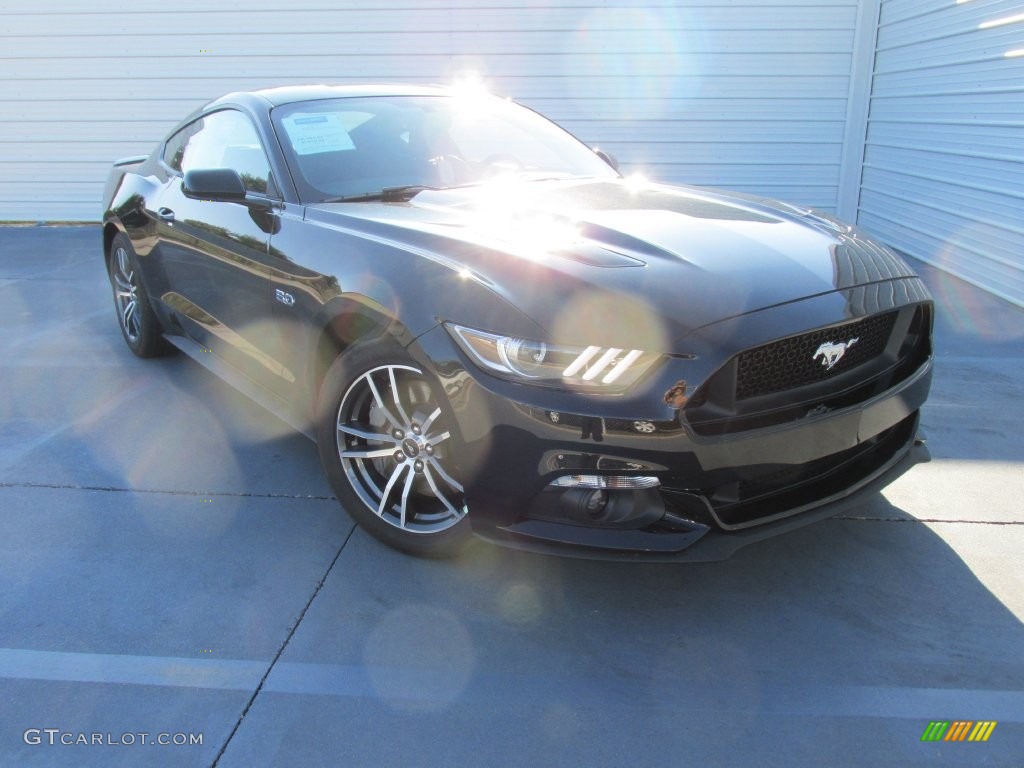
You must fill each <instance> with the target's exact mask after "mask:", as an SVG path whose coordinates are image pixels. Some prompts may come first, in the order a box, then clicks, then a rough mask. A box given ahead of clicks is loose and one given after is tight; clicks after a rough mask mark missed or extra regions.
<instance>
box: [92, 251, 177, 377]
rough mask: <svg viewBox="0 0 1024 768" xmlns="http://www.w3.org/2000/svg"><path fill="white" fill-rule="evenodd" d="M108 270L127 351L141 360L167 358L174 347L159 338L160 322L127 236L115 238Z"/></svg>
mask: <svg viewBox="0 0 1024 768" xmlns="http://www.w3.org/2000/svg"><path fill="white" fill-rule="evenodd" d="M107 269H108V272H109V274H110V285H111V288H113V290H114V309H115V310H116V311H117V322H118V324H119V325H120V326H121V335H122V336H124V340H125V343H126V344H127V345H128V348H129V349H131V351H132V352H134V353H135V354H136V355H138V356H139V357H157V356H159V355H163V354H166V353H167V352H168V351H169V350H170V349H171V347H170V345H169V344H168V343H167V341H166V340H165V339H164V337H163V336H162V335H161V334H160V321H159V320H158V319H157V317H156V315H155V314H154V312H153V308H152V307H151V306H150V304H149V298H148V297H147V296H146V290H145V288H144V287H143V285H142V273H141V270H140V269H139V260H138V257H137V256H136V255H135V251H134V249H133V248H132V244H131V241H130V240H129V239H128V238H127V236H125V235H124V234H118V235H117V236H115V237H114V241H113V243H111V245H110V257H109V260H108V262H107Z"/></svg>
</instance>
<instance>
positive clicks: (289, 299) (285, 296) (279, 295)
mask: <svg viewBox="0 0 1024 768" xmlns="http://www.w3.org/2000/svg"><path fill="white" fill-rule="evenodd" d="M274 298H275V299H277V300H278V301H280V302H281V303H282V304H284V305H285V306H286V307H290V306H292V305H293V304H294V303H295V297H294V296H292V295H291V294H290V293H288V292H287V291H282V290H281V289H280V288H275V289H274Z"/></svg>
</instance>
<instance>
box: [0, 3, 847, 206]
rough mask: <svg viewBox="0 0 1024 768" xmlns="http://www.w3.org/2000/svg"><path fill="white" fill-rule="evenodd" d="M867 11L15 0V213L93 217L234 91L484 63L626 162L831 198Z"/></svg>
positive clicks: (689, 177) (700, 179)
mask: <svg viewBox="0 0 1024 768" xmlns="http://www.w3.org/2000/svg"><path fill="white" fill-rule="evenodd" d="M483 6H488V7H483ZM856 18H857V2H856V0H735V1H732V0H694V1H692V2H689V1H686V2H627V3H622V4H621V6H620V7H610V5H609V4H607V3H604V2H600V0H520V2H511V0H448V1H444V2H442V1H441V0H347V1H346V2H323V1H322V0H306V1H305V2H303V1H302V0H299V2H296V3H292V4H286V5H282V4H281V3H280V2H278V1H277V0H274V1H273V2H271V0H246V2H237V1H231V0H206V1H205V2H196V1H195V0H191V1H185V2H177V3H175V4H174V6H173V8H170V7H169V5H168V4H167V3H165V2H156V1H155V0H135V2H132V3H121V2H118V3H114V2H111V0H95V1H94V2H90V3H85V2H71V0H53V1H52V2H47V3H45V4H41V3H38V2H33V3H30V2H25V0H7V2H5V3H4V4H3V6H2V7H0V37H2V38H3V43H4V45H3V50H2V51H0V62H2V64H0V66H2V72H0V74H2V77H0V180H2V181H0V220H3V219H6V220H11V219H22V220H67V219H72V220H93V219H96V218H98V216H99V214H100V211H99V207H100V199H99V198H100V195H101V188H102V181H103V179H104V177H105V175H106V172H107V169H108V168H109V164H110V162H111V161H112V160H113V159H115V158H117V157H122V156H125V155H131V154H139V153H145V152H148V151H149V150H150V149H151V148H152V147H153V145H154V144H155V142H156V141H157V140H159V138H160V137H161V136H162V135H163V134H164V133H165V132H166V131H167V130H168V129H169V128H170V127H171V126H172V125H173V124H174V123H175V122H176V121H177V120H178V119H180V118H181V117H183V116H184V115H185V114H186V113H188V112H189V111H191V110H192V109H193V108H195V107H197V106H199V105H200V104H202V103H203V102H205V101H207V100H209V99H210V98H213V97H215V96H217V95H220V94H222V93H224V92H227V91H232V90H245V89H250V88H257V87H266V86H274V85H283V84H290V83H302V82H334V83H347V82H366V81H371V82H396V81H397V82H413V83H427V82H446V81H448V80H450V79H451V78H453V77H454V76H456V75H458V74H459V73H462V72H465V71H469V70H473V71H476V72H479V73H480V74H481V75H483V77H484V78H485V80H486V82H487V83H488V85H489V86H490V87H491V89H492V90H494V91H495V92H498V93H501V94H507V95H510V96H512V97H513V98H515V99H516V100H518V101H520V102H522V103H524V104H527V105H528V106H531V107H534V108H536V109H538V110H540V111H542V112H544V113H545V114H548V115H549V116H551V117H553V118H554V119H556V120H557V121H559V122H561V123H562V124H563V125H565V126H566V127H568V128H569V129H570V130H572V131H573V132H574V133H576V134H577V135H578V136H580V137H581V138H582V139H584V140H586V141H588V142H590V143H594V144H600V145H601V146H602V147H604V148H606V149H609V150H611V151H612V152H614V153H615V154H616V155H618V157H619V158H620V160H621V161H622V163H623V165H624V167H625V168H626V169H627V170H631V171H642V172H643V173H645V174H646V175H648V176H649V177H652V178H659V179H664V180H668V181H675V182H686V183H693V184H701V185H708V186H718V187H728V188H734V189H740V190H743V191H747V192H752V193H755V194H764V195H771V196H777V197H783V198H786V199H789V200H791V201H793V202H797V203H801V204H806V205H812V206H816V207H819V208H822V209H825V210H834V209H835V206H836V199H837V185H838V179H839V164H840V158H841V155H842V148H843V147H842V145H843V135H844V121H845V119H846V114H847V107H848V104H847V101H848V91H849V81H850V70H851V57H852V46H853V37H854V26H855V23H856Z"/></svg>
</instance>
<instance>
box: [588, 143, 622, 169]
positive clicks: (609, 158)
mask: <svg viewBox="0 0 1024 768" xmlns="http://www.w3.org/2000/svg"><path fill="white" fill-rule="evenodd" d="M594 154H595V155H597V156H598V157H600V158H601V159H602V160H604V161H605V162H606V163H608V165H610V166H611V167H612V170H613V171H618V170H619V161H618V160H616V159H615V155H613V154H612V153H611V152H605V151H604V150H603V149H598V148H597V147H594Z"/></svg>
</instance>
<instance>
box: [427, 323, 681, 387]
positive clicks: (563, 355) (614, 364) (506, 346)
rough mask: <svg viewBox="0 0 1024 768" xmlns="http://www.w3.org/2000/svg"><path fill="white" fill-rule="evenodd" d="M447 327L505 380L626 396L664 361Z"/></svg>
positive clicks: (639, 354) (643, 354)
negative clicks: (640, 380) (656, 365)
mask: <svg viewBox="0 0 1024 768" xmlns="http://www.w3.org/2000/svg"><path fill="white" fill-rule="evenodd" d="M445 327H446V328H447V329H448V330H449V331H450V332H451V334H452V336H453V337H454V338H455V340H456V341H457V342H458V344H459V346H460V347H462V349H463V351H465V352H466V354H468V355H469V356H470V357H471V358H472V359H473V361H474V362H475V363H477V364H478V365H479V366H480V367H481V368H484V369H485V370H487V371H489V372H491V373H493V374H495V375H497V376H501V377H502V378H506V379H511V380H513V381H518V382H525V383H530V384H539V385H542V386H552V387H566V388H568V389H584V390H593V391H598V392H622V391H624V390H626V389H628V388H629V387H630V386H632V385H633V384H635V383H636V382H637V381H639V379H640V378H641V377H642V376H643V374H644V373H646V372H647V371H648V370H649V369H650V368H651V367H652V366H653V365H654V364H655V363H656V362H657V361H658V360H659V359H661V355H657V354H654V353H651V352H644V351H643V350H639V349H619V348H618V347H596V346H590V347H563V346H557V345H554V344H546V343H545V342H543V341H531V340H530V339H521V338H516V337H514V336H500V335H498V334H495V333H487V332H486V331H476V330H473V329H471V328H465V327H463V326H461V325H455V324H453V323H448V324H446V325H445Z"/></svg>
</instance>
